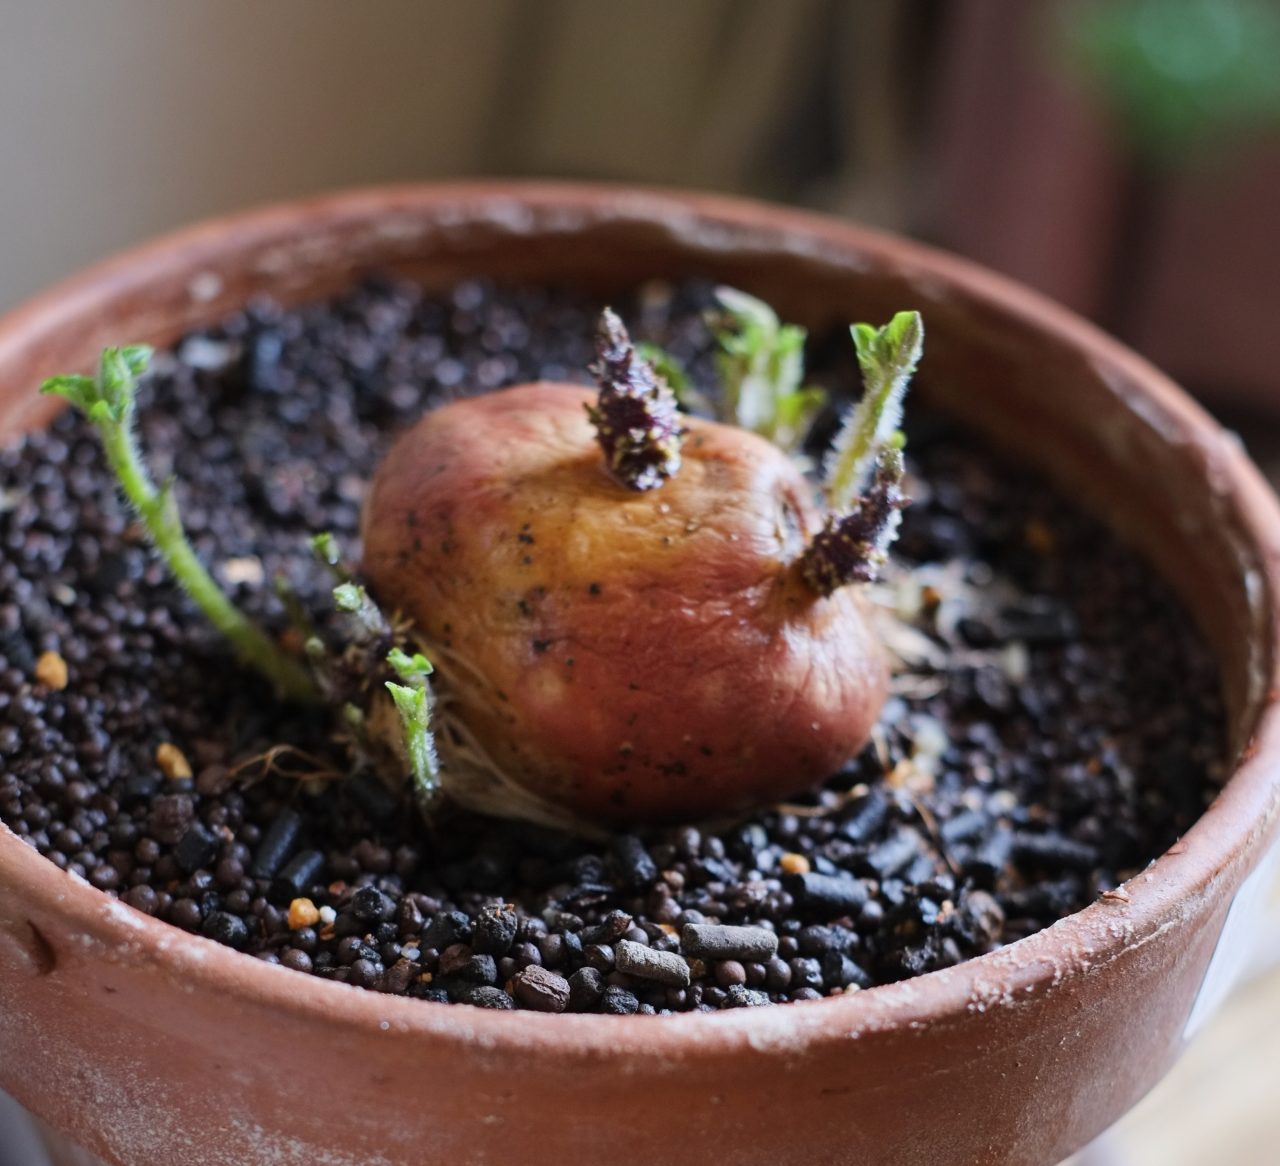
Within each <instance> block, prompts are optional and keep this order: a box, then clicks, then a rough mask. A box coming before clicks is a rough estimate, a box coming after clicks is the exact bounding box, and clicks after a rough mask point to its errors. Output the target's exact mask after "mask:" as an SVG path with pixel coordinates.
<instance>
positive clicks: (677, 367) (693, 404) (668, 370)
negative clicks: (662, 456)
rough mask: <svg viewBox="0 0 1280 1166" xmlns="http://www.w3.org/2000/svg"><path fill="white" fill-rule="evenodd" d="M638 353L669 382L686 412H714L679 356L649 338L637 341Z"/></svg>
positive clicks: (669, 386)
mask: <svg viewBox="0 0 1280 1166" xmlns="http://www.w3.org/2000/svg"><path fill="white" fill-rule="evenodd" d="M636 355H637V356H639V357H640V359H641V360H645V361H648V362H649V364H650V365H652V366H653V371H654V372H655V373H657V374H658V376H659V377H661V378H662V380H664V381H666V382H667V387H668V388H669V389H670V390H671V391H672V392H673V393H674V394H675V398H676V403H677V404H678V405H679V406H680V408H681V409H683V410H685V412H697V413H711V412H714V410H713V409H712V408H711V402H710V401H709V400H707V396H706V394H705V393H703V392H702V390H701V389H699V388H698V387H697V386H696V385H695V384H694V383H693V378H692V377H691V376H690V375H689V370H688V369H687V368H685V366H684V361H682V360H681V359H680V358H679V357H678V356H675V355H673V354H672V353H670V352H668V351H667V350H666V349H665V348H663V347H662V346H661V345H658V344H653V343H651V342H650V341H648V340H638V341H636Z"/></svg>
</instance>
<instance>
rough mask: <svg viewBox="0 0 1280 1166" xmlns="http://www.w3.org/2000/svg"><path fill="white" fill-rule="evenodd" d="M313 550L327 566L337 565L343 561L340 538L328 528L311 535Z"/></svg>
mask: <svg viewBox="0 0 1280 1166" xmlns="http://www.w3.org/2000/svg"><path fill="white" fill-rule="evenodd" d="M311 550H312V552H313V553H314V554H315V556H316V558H317V559H319V560H320V561H321V562H322V563H324V565H325V566H326V567H336V566H337V565H338V564H339V563H340V562H341V561H342V552H341V551H339V550H338V540H337V539H336V538H334V537H333V535H332V533H330V532H329V531H327V530H325V531H321V532H320V533H319V534H313V535H312V536H311Z"/></svg>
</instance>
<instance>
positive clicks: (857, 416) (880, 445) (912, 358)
mask: <svg viewBox="0 0 1280 1166" xmlns="http://www.w3.org/2000/svg"><path fill="white" fill-rule="evenodd" d="M849 331H850V333H851V334H852V336H853V345H854V348H855V349H856V350H857V353H858V364H859V365H860V366H861V368H862V384H863V392H862V400H860V401H859V402H858V404H857V405H856V406H855V407H854V408H853V409H852V410H850V412H849V414H848V416H847V417H846V419H845V422H844V425H843V426H842V427H841V429H840V432H839V433H838V434H837V435H836V439H835V442H834V444H833V445H832V449H831V453H830V455H829V456H828V458H827V462H826V466H825V467H824V470H825V472H824V478H825V486H826V493H827V503H828V505H830V507H831V509H832V510H835V511H836V512H838V513H842V512H844V511H847V510H848V509H849V508H850V507H851V506H853V504H854V503H855V502H856V501H857V499H858V495H859V493H860V492H861V491H862V490H863V489H864V487H865V486H866V484H867V482H868V480H869V479H870V477H871V473H872V469H873V468H874V466H875V463H876V460H877V459H878V458H879V456H880V454H881V453H882V452H883V450H884V449H885V448H886V446H887V445H888V444H889V442H890V439H891V438H892V437H893V435H894V434H895V433H896V432H897V430H898V427H899V426H900V425H901V424H902V399H903V397H904V396H905V395H906V392H907V384H908V383H909V382H910V380H911V374H912V373H913V372H915V369H916V365H917V364H918V363H919V361H920V353H921V351H922V350H923V348H924V323H923V321H922V320H921V319H920V313H919V312H898V313H897V315H895V316H894V317H893V319H892V320H890V321H889V323H887V324H886V325H884V327H882V328H875V327H872V326H871V325H870V324H854V325H853V326H852V327H851V328H850V329H849Z"/></svg>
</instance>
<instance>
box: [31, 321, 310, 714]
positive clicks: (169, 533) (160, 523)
mask: <svg viewBox="0 0 1280 1166" xmlns="http://www.w3.org/2000/svg"><path fill="white" fill-rule="evenodd" d="M150 360H151V349H150V348H148V347H147V346H146V345H143V344H133V345H129V346H127V347H125V348H106V349H103V352H102V358H101V360H100V361H99V363H98V372H97V375H96V376H94V377H86V376H57V377H50V378H49V379H48V380H46V381H45V382H44V384H42V385H41V386H40V391H41V392H42V393H47V394H53V395H56V396H61V397H65V398H66V399H67V400H68V401H70V402H71V403H72V404H73V405H74V406H75V407H76V408H77V409H79V410H80V411H81V412H82V413H84V414H85V416H87V417H88V418H89V420H90V421H91V422H92V423H93V425H94V426H95V427H96V428H97V430H98V436H99V438H100V440H101V442H102V448H103V452H104V453H105V455H106V458H107V463H108V464H109V465H110V467H111V469H112V471H113V472H114V473H115V476H116V479H117V480H118V482H119V484H120V489H121V491H122V493H123V494H124V496H125V498H127V499H128V501H129V504H130V505H131V506H132V507H133V509H134V511H135V512H136V513H137V515H138V518H139V519H140V520H141V522H142V525H143V528H144V529H145V530H146V532H147V536H148V538H150V540H151V543H152V545H153V546H154V547H155V548H156V550H157V551H158V552H159V554H160V557H161V558H162V559H163V560H164V562H165V565H166V566H167V567H168V568H169V571H170V572H171V573H172V575H173V577H174V579H175V580H176V581H177V583H178V585H179V586H181V587H182V588H183V590H184V591H186V592H187V594H188V595H190V596H191V598H192V600H193V601H194V602H195V604H196V606H198V607H199V608H200V610H201V611H202V612H203V613H204V615H205V617H206V618H207V619H208V620H209V622H210V623H211V624H213V626H214V627H215V628H217V630H218V631H219V632H221V633H222V635H223V636H225V637H226V639H227V640H228V642H229V643H230V644H231V646H232V648H233V649H234V650H235V652H236V654H237V655H238V656H239V657H240V658H241V659H242V660H243V661H244V662H245V663H246V664H249V665H251V666H252V667H254V668H256V669H257V670H258V671H259V672H261V673H262V675H263V676H265V677H266V678H267V679H268V680H269V681H271V683H272V684H273V685H274V686H275V687H276V689H277V690H278V691H279V692H280V693H281V695H283V696H286V697H289V698H291V699H295V700H313V699H314V698H315V695H316V693H315V688H314V686H313V685H312V683H311V678H310V676H309V675H308V674H307V670H306V669H305V668H304V667H303V666H302V664H301V663H300V662H299V661H297V660H295V659H294V658H293V657H292V656H290V655H288V653H286V652H285V651H283V650H282V649H281V648H280V646H279V645H278V644H277V643H276V642H275V641H274V640H273V639H272V638H271V637H270V636H268V635H267V633H266V632H264V631H263V630H262V628H260V627H259V626H258V625H257V624H256V623H254V622H253V621H252V620H251V619H249V618H248V616H246V615H245V614H244V613H243V612H242V611H240V609H239V608H237V607H236V606H235V604H233V603H232V602H231V600H230V599H229V598H228V597H227V595H226V593H225V592H224V591H223V590H222V588H221V587H220V586H219V585H218V583H217V581H216V580H215V579H214V578H213V576H212V575H211V574H210V573H209V571H208V570H207V569H206V568H205V566H204V564H203V563H201V562H200V560H199V558H198V557H197V556H196V553H195V550H194V549H193V548H192V546H191V543H190V542H189V541H188V540H187V535H186V531H185V530H184V529H183V526H182V519H181V517H180V515H179V514H178V507H177V503H176V501H175V499H174V496H173V483H172V482H166V483H165V484H164V486H162V487H157V486H156V485H155V483H154V482H153V481H152V479H151V475H150V473H149V472H148V470H147V467H146V463H145V462H144V461H143V459H142V454H141V452H140V451H139V449H138V446H137V442H136V439H135V436H134V432H133V415H134V410H135V407H136V402H137V391H138V377H140V376H141V375H142V374H143V373H144V372H146V370H147V366H148V363H149V361H150Z"/></svg>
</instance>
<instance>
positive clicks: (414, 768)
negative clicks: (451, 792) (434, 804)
mask: <svg viewBox="0 0 1280 1166" xmlns="http://www.w3.org/2000/svg"><path fill="white" fill-rule="evenodd" d="M386 684H387V691H388V692H389V693H391V699H392V700H393V701H394V702H395V706H396V712H397V713H398V714H399V715H400V727H401V730H402V732H403V734H404V748H405V756H406V758H407V760H408V762H409V771H410V775H411V777H412V779H413V788H414V791H415V792H416V794H417V795H418V800H419V803H420V804H422V805H424V806H425V805H427V804H429V803H430V802H431V801H433V800H434V798H435V797H436V795H437V794H438V793H439V790H440V763H439V761H438V759H437V757H436V745H435V739H434V737H433V736H432V733H431V705H430V701H429V700H428V697H427V690H426V688H425V687H418V686H416V685H407V684H396V683H395V681H393V680H388V681H387V682H386Z"/></svg>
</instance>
